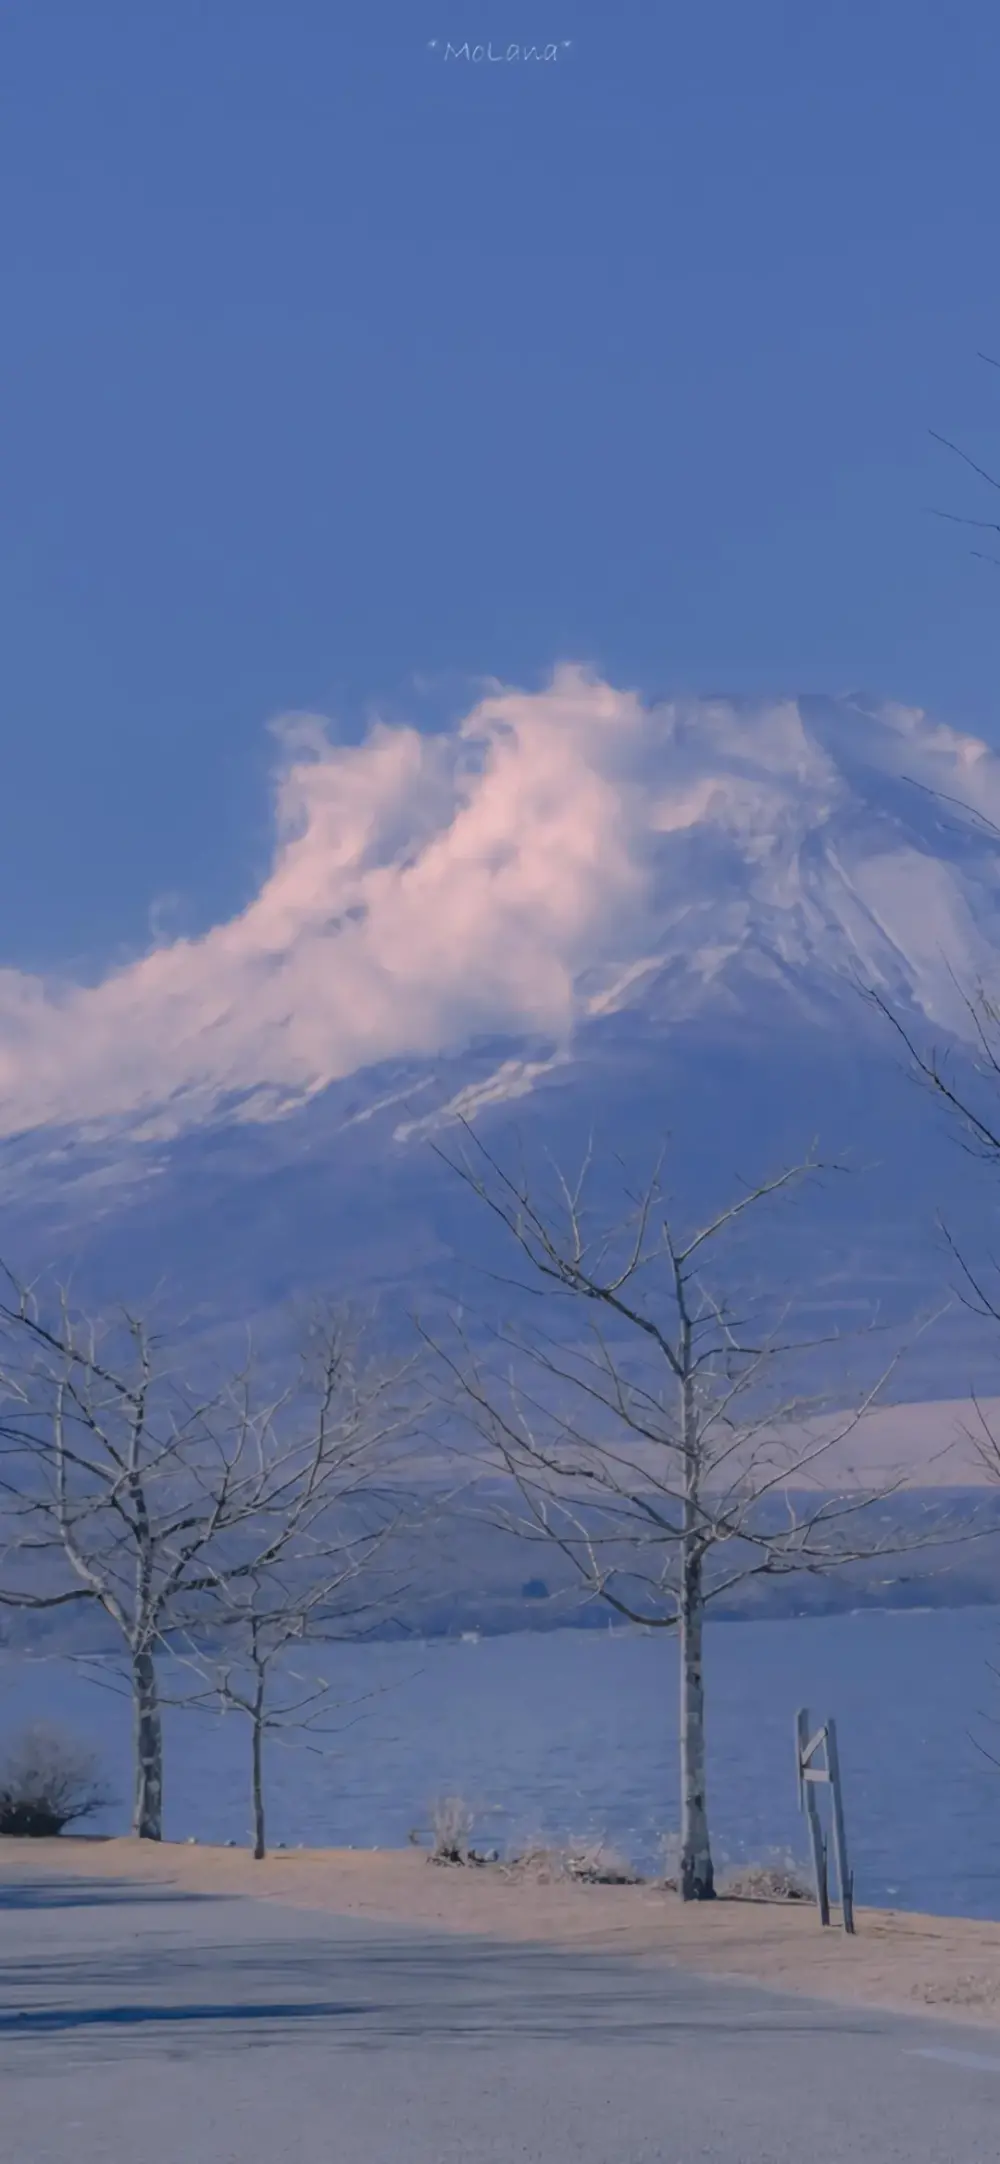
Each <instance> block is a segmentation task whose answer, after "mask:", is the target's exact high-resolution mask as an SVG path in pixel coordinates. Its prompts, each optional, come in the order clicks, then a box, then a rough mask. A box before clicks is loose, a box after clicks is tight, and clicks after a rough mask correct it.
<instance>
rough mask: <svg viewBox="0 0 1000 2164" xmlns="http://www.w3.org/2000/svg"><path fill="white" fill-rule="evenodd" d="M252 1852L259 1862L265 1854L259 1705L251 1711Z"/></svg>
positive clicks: (261, 1726)
mask: <svg viewBox="0 0 1000 2164" xmlns="http://www.w3.org/2000/svg"><path fill="white" fill-rule="evenodd" d="M253 1852H254V1856H255V1857H256V1859H257V1862H258V1863H260V1861H261V1859H262V1857H264V1856H266V1855H267V1843H266V1839H265V1827H264V1722H263V1718H262V1711H261V1707H260V1705H259V1704H258V1705H255V1707H254V1713H253Z"/></svg>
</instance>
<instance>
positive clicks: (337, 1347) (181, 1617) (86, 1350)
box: [0, 1274, 413, 1840]
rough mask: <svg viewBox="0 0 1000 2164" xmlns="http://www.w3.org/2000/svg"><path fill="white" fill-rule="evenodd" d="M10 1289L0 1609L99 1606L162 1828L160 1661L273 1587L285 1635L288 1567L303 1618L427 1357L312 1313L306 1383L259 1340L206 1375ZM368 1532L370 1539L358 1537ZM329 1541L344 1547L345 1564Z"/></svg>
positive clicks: (389, 1445)
mask: <svg viewBox="0 0 1000 2164" xmlns="http://www.w3.org/2000/svg"><path fill="white" fill-rule="evenodd" d="M5 1285H6V1290H5V1291H4V1292H3V1294H2V1295H0V1606H2V1605H7V1606H11V1607H18V1608H21V1609H24V1610H28V1611H41V1610H47V1609H53V1608H59V1607H64V1606H68V1605H70V1604H90V1605H91V1606H94V1607H96V1608H97V1609H99V1610H100V1611H101V1612H102V1613H103V1615H104V1616H105V1617H106V1618H107V1619H108V1620H109V1622H110V1624H111V1625H112V1626H113V1628H114V1630H115V1632H117V1634H118V1637H119V1639H120V1641H121V1644H122V1648H123V1651H124V1654H125V1656H126V1660H127V1666H128V1673H129V1682H130V1689H131V1695H132V1702H133V1709H134V1736H135V1806H134V1817H133V1827H134V1831H135V1832H136V1833H137V1834H139V1835H141V1836H142V1837H144V1838H146V1839H151V1840H159V1839H160V1838H162V1827H163V1723H162V1706H161V1693H160V1689H159V1668H158V1664H159V1661H160V1657H161V1655H162V1654H163V1653H164V1652H165V1651H167V1650H168V1649H169V1646H170V1643H171V1641H172V1640H173V1639H177V1638H184V1639H185V1640H186V1639H189V1638H190V1636H191V1635H192V1634H194V1635H195V1636H197V1635H198V1634H199V1633H200V1632H202V1631H203V1630H204V1629H205V1628H206V1626H207V1624H208V1622H209V1620H210V1618H212V1617H213V1616H214V1617H215V1618H216V1619H218V1617H219V1616H220V1615H225V1614H226V1612H227V1611H228V1612H230V1613H233V1612H235V1609H236V1608H237V1607H238V1604H239V1598H240V1593H239V1589H240V1588H241V1587H247V1588H249V1589H253V1588H256V1591H257V1597H258V1599H259V1600H260V1601H261V1602H262V1603H263V1604H264V1606H263V1615H264V1616H265V1617H266V1618H267V1628H268V1630H269V1631H270V1633H271V1636H272V1638H273V1636H274V1634H275V1631H276V1630H277V1629H278V1627H279V1626H278V1623H277V1620H276V1619H277V1614H278V1609H279V1606H280V1588H281V1583H282V1578H281V1573H282V1570H283V1569H284V1571H285V1572H286V1573H287V1572H288V1571H289V1570H290V1569H292V1567H293V1566H294V1573H295V1582H296V1592H295V1615H296V1616H297V1617H301V1615H302V1614H303V1613H304V1612H305V1609H304V1603H307V1602H308V1597H309V1595H310V1594H311V1593H312V1592H313V1591H315V1590H316V1589H317V1588H318V1587H320V1586H323V1585H326V1586H327V1587H329V1585H330V1581H331V1579H336V1577H337V1575H338V1572H339V1571H340V1570H341V1569H343V1568H346V1567H347V1562H346V1558H347V1554H348V1553H349V1552H350V1553H353V1556H354V1560H355V1562H357V1561H358V1558H359V1554H360V1550H359V1549H358V1547H357V1546H355V1548H354V1549H353V1551H351V1550H350V1542H349V1540H348V1541H347V1546H346V1547H345V1531H344V1523H343V1511H344V1508H345V1507H346V1505H347V1503H348V1501H350V1502H351V1504H352V1507H354V1508H355V1509H357V1508H358V1507H359V1495H360V1489H361V1487H362V1485H363V1484H364V1482H365V1481H368V1482H369V1483H371V1481H372V1480H373V1479H374V1478H375V1476H376V1468H380V1469H381V1471H382V1472H383V1474H385V1471H386V1468H387V1466H388V1465H389V1463H390V1462H391V1461H392V1460H393V1458H394V1456H395V1454H397V1453H398V1452H399V1451H400V1449H401V1448H402V1447H403V1446H404V1444H405V1439H406V1436H407V1432H408V1427H409V1422H410V1419H411V1416H412V1407H413V1399H412V1390H411V1383H412V1362H409V1361H405V1362H402V1363H396V1364H394V1365H393V1364H387V1363H385V1362H371V1361H367V1362H366V1360H365V1359H364V1357H363V1356H362V1353H361V1351H360V1350H359V1340H358V1334H357V1332H356V1331H354V1330H353V1329H352V1327H351V1326H350V1325H349V1324H348V1322H347V1321H346V1320H345V1319H343V1318H337V1317H332V1318H331V1317H328V1318H326V1319H325V1320H323V1321H321V1322H317V1325H316V1326H315V1327H314V1328H313V1330H312V1332H311V1333H310V1336H309V1338H308V1341H307V1343H306V1345H305V1347H304V1349H303V1351H302V1354H301V1357H300V1358H299V1360H298V1361H297V1363H296V1365H295V1370H294V1373H293V1376H292V1379H291V1381H290V1382H289V1383H288V1384H287V1385H286V1386H285V1387H284V1388H282V1389H280V1390H279V1391H277V1392H274V1391H268V1390H265V1389H264V1387H263V1386H262V1383H261V1381H260V1379H259V1377H258V1374H257V1371H256V1367H255V1362H254V1358H253V1354H252V1351H250V1352H248V1356H247V1360H246V1362H245V1364H244V1365H243V1367H242V1368H241V1369H240V1371H239V1372H238V1373H237V1374H235V1375H230V1376H226V1377H225V1378H224V1379H223V1380H222V1381H221V1383H219V1384H217V1385H216V1384H213V1385H212V1386H211V1387H209V1388H207V1389H204V1390H196V1389H193V1388H192V1387H191V1386H190V1384H189V1383H188V1382H187V1381H186V1380H185V1377H184V1373H183V1369H182V1365H181V1357H182V1356H181V1352H180V1350H179V1348H178V1347H177V1346H173V1347H171V1346H170V1344H168V1343H166V1342H164V1341H163V1339H161V1338H160V1337H159V1336H158V1335H157V1334H156V1333H155V1332H153V1331H152V1330H151V1329H150V1327H149V1326H148V1324H147V1323H146V1322H144V1321H143V1320H142V1319H141V1318H139V1317H137V1316H135V1315H133V1314H132V1313H130V1312H128V1311H123V1312H121V1313H120V1314H118V1315H116V1316H115V1317H114V1318H113V1319H112V1320H111V1322H109V1323H107V1324H105V1325H99V1324H97V1323H96V1322H94V1321H93V1320H90V1319H88V1318H87V1317H86V1316H83V1315H80V1314H79V1313H78V1312H77V1311H76V1310H75V1309H74V1307H73V1305H72V1303H71V1301H70V1299H69V1296H68V1294H66V1293H65V1292H61V1293H58V1294H57V1295H56V1296H55V1297H54V1298H53V1299H52V1300H51V1301H49V1302H48V1303H45V1302H43V1300H42V1299H41V1297H40V1296H39V1294H38V1293H37V1291H36V1290H33V1289H32V1288H30V1287H26V1286H23V1285H20V1284H18V1283H17V1282H16V1281H15V1280H14V1279H13V1278H12V1277H11V1276H9V1274H8V1275H7V1276H6V1277H5ZM358 1537H360V1536H358ZM331 1544H332V1547H333V1549H334V1550H335V1551H336V1558H337V1559H336V1560H335V1562H334V1563H333V1564H332V1565H331V1560H330V1558H331Z"/></svg>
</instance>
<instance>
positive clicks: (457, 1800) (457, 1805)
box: [431, 1796, 475, 1863]
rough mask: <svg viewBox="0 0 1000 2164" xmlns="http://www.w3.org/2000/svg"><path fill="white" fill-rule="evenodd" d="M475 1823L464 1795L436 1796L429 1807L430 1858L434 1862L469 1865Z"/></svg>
mask: <svg viewBox="0 0 1000 2164" xmlns="http://www.w3.org/2000/svg"><path fill="white" fill-rule="evenodd" d="M474 1823H475V1820H474V1818H473V1814H472V1812H471V1810H470V1809H469V1806H468V1804H467V1803H466V1801H465V1799H464V1797H463V1796H437V1797H435V1800H434V1802H433V1803H432V1804H431V1857H432V1859H433V1861H434V1862H435V1863H468V1861H469V1843H470V1841H471V1839H472V1829H473V1825H474Z"/></svg>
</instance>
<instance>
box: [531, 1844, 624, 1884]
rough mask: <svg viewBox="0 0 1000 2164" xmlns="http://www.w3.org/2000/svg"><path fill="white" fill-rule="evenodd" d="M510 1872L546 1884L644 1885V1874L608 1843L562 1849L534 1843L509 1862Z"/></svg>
mask: <svg viewBox="0 0 1000 2164" xmlns="http://www.w3.org/2000/svg"><path fill="white" fill-rule="evenodd" d="M507 1869H508V1870H509V1871H516V1872H523V1873H524V1874H525V1875H526V1876H527V1877H531V1878H537V1879H541V1880H543V1881H551V1880H554V1879H572V1880H574V1881H575V1883H576V1884H577V1885H578V1886H641V1885H642V1884H643V1878H642V1873H641V1872H640V1871H636V1870H634V1869H633V1867H632V1865H631V1864H630V1863H628V1862H627V1861H626V1859H625V1857H624V1856H621V1855H619V1853H618V1850H617V1849H615V1848H611V1847H610V1846H609V1845H608V1843H607V1842H606V1841H568V1842H566V1843H565V1845H564V1846H562V1847H558V1846H556V1847H554V1846H551V1845H550V1844H549V1843H547V1842H542V1841H539V1842H533V1843H531V1844H529V1846H528V1847H527V1848H525V1849H523V1850H522V1851H520V1852H519V1853H518V1854H517V1855H514V1856H511V1857H510V1858H509V1860H508V1864H507Z"/></svg>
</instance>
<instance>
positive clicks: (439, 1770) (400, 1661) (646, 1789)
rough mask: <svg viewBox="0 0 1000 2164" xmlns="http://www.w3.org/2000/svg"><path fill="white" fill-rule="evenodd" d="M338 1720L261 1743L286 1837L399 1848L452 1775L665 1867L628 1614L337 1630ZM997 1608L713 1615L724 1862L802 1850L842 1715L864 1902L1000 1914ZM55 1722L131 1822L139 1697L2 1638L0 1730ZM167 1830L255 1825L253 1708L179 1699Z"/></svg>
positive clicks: (488, 1811)
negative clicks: (442, 1627) (817, 1739)
mask: <svg viewBox="0 0 1000 2164" xmlns="http://www.w3.org/2000/svg"><path fill="white" fill-rule="evenodd" d="M314 1661H315V1665H316V1667H317V1668H318V1670H319V1672H320V1673H322V1675H323V1676H325V1677H326V1678H327V1679H328V1680H329V1681H330V1683H331V1685H332V1686H333V1689H334V1692H335V1695H336V1698H337V1699H338V1700H339V1701H340V1702H341V1710H340V1711H339V1712H338V1714H337V1716H336V1719H337V1721H338V1722H339V1723H340V1733H339V1734H337V1735H336V1736H333V1737H329V1736H323V1737H322V1738H319V1739H315V1741H316V1742H317V1744H318V1746H319V1747H318V1748H313V1749H310V1748H304V1747H303V1744H302V1742H301V1741H300V1740H299V1739H298V1737H296V1736H293V1735H289V1736H288V1737H287V1738H285V1739H284V1740H280V1739H279V1738H277V1737H272V1738H271V1739H270V1741H269V1746H268V1759H267V1791H268V1808H269V1834H270V1838H271V1840H272V1841H273V1842H274V1843H275V1844H277V1843H278V1842H284V1843H286V1844H287V1845H288V1846H289V1847H291V1846H294V1845H295V1844H296V1843H299V1842H302V1843H305V1844H306V1845H313V1844H316V1845H327V1844H329V1845H340V1844H345V1845H351V1844H353V1845H356V1846H358V1847H372V1848H379V1847H382V1848H386V1847H393V1846H397V1845H400V1844H403V1843H405V1842H406V1840H407V1838H408V1835H409V1832H410V1829H411V1828H414V1827H418V1828H419V1827H424V1828H426V1826H427V1824H428V1819H429V1806H430V1804H431V1801H432V1799H433V1798H434V1797H435V1796H438V1795H443V1794H459V1795H461V1796H463V1797H465V1798H466V1799H467V1801H468V1802H469V1804H470V1805H471V1806H472V1808H473V1810H474V1812H475V1818H476V1831H475V1836H474V1838H475V1839H476V1840H477V1842H478V1843H479V1844H480V1845H482V1846H486V1847H493V1846H497V1847H500V1848H506V1847H507V1846H508V1844H510V1843H517V1842H519V1841H524V1840H527V1839H532V1838H535V1837H544V1838H549V1839H553V1840H558V1839H565V1838H567V1837H577V1836H579V1837H594V1836H601V1837H604V1838H607V1839H608V1840H609V1841H611V1842H613V1843H614V1845H615V1846H616V1847H617V1848H619V1849H620V1850H623V1851H624V1852H625V1853H626V1854H627V1855H628V1856H629V1857H630V1858H631V1859H632V1860H633V1861H634V1862H636V1863H637V1864H640V1865H642V1866H645V1867H647V1868H649V1867H655V1866H656V1864H657V1863H658V1862H659V1861H660V1859H661V1854H662V1844H663V1840H664V1837H665V1836H666V1835H667V1834H668V1833H669V1832H670V1831H671V1830H672V1829H673V1828H674V1827H675V1825H676V1822H677V1808H676V1797H677V1771H676V1737H677V1720H676V1695H677V1692H676V1647H675V1644H674V1641H673V1639H672V1637H669V1636H662V1637H661V1636H656V1635H651V1634H644V1633H641V1632H632V1631H615V1632H613V1633H603V1632H598V1631H559V1632H555V1633H553V1634H551V1635H545V1634H538V1635H530V1634H519V1635H516V1636H511V1637H504V1638H493V1639H488V1638H484V1639H482V1640H481V1641H480V1642H478V1643H461V1642H458V1643H456V1642H454V1641H442V1640H436V1641H433V1640H432V1641H430V1642H429V1643H428V1644H427V1645H424V1646H415V1645H413V1644H409V1645H406V1644H404V1645H400V1644H392V1645H390V1644H365V1645H348V1646H341V1647H337V1648H334V1649H326V1651H325V1653H324V1654H323V1656H322V1657H321V1658H319V1657H316V1656H314ZM991 1662H995V1663H996V1664H997V1666H998V1667H1000V1609H962V1610H950V1611H949V1610H936V1611H934V1612H914V1611H910V1612H909V1613H906V1612H895V1613H871V1612H868V1613H863V1614H858V1615H841V1616H831V1617H823V1618H820V1619H809V1620H788V1621H781V1622H767V1623H765V1622H755V1623H718V1624H715V1625H712V1626H710V1627H709V1630H708V1633H707V1651H706V1673H707V1689H708V1705H709V1723H710V1728H709V1734H710V1790H709V1805H710V1811H711V1817H712V1824H713V1833H714V1837H715V1844H716V1854H717V1861H718V1862H724V1861H727V1860H728V1861H732V1862H735V1861H738V1860H740V1859H741V1858H744V1857H747V1858H752V1857H754V1856H760V1855H761V1854H762V1853H764V1852H765V1851H767V1850H769V1849H776V1848H781V1849H784V1848H789V1847H791V1848H794V1849H795V1851H796V1852H797V1853H798V1854H799V1855H802V1856H803V1857H804V1855H805V1853H806V1851H805V1842H804V1839H803V1828H802V1821H801V1819H800V1817H799V1814H798V1808H797V1799H796V1790H795V1765H794V1719H795V1711H796V1708H797V1707H798V1706H799V1705H808V1707H809V1709H810V1712H811V1713H812V1714H813V1715H814V1716H815V1717H816V1719H817V1721H818V1720H820V1719H822V1718H824V1717H825V1716H827V1715H829V1714H833V1715H835V1716H836V1719H837V1725H838V1731H839V1738H840V1750H841V1760H842V1766H843V1775H844V1789H845V1798H846V1809H847V1830H848V1841H849V1846H850V1850H851V1861H852V1863H853V1865H854V1871H855V1881H856V1894H857V1898H858V1900H859V1901H860V1902H862V1903H864V1902H871V1903H874V1904H877V1905H885V1906H888V1907H896V1908H913V1909H926V1910H930V1911H936V1912H938V1913H940V1914H954V1915H965V1916H981V1917H995V1918H1000V1769H995V1768H994V1767H993V1766H991V1765H990V1764H989V1762H988V1760H987V1759H986V1758H985V1757H984V1755H983V1752H982V1750H981V1749H978V1748H977V1745H976V1742H975V1740H974V1738H975V1737H977V1736H978V1738H979V1739H980V1741H981V1742H982V1743H983V1744H985V1746H986V1748H987V1749H993V1748H995V1749H996V1751H997V1755H998V1757H1000V1726H997V1727H996V1728H995V1729H991V1726H990V1722H991V1719H992V1718H994V1717H996V1716H1000V1678H998V1677H996V1676H994V1675H993V1674H992V1673H991V1671H990V1663H991ZM28 1719H46V1720H52V1721H58V1722H60V1723H64V1724H65V1725H66V1726H67V1727H71V1728H72V1729H73V1730H74V1731H76V1732H77V1733H78V1734H85V1735H86V1736H87V1737H88V1739H89V1740H90V1741H91V1742H93V1744H94V1745H95V1746H96V1747H97V1749H98V1750H99V1752H100V1755H101V1758H102V1761H103V1762H104V1765H105V1766H106V1768H107V1771H108V1774H109V1777H110V1779H111V1782H112V1785H113V1788H114V1790H115V1792H116V1795H117V1797H118V1798H119V1799H120V1803H119V1804H118V1805H117V1806H116V1808H115V1809H113V1810H110V1811H108V1812H106V1813H105V1814H104V1815H103V1817H102V1818H101V1819H95V1820H94V1821H93V1822H92V1825H93V1830H94V1831H104V1832H124V1831H126V1830H127V1825H128V1795H129V1708H128V1703H127V1700H126V1699H124V1698H122V1697H121V1696H120V1695H119V1694H118V1692H117V1691H116V1690H115V1689H113V1688H110V1687H109V1686H108V1684H107V1683H98V1682H95V1681H93V1680H92V1679H91V1676H90V1674H89V1673H88V1671H86V1670H85V1669H83V1668H82V1667H81V1666H80V1665H79V1664H77V1663H74V1662H72V1661H68V1660H66V1659H63V1658H48V1659H41V1658H32V1659H29V1658H26V1657H25V1656H23V1655H17V1654H14V1653H11V1652H8V1653H5V1654H2V1655H0V1734H3V1733H7V1732H8V1731H9V1730H11V1729H13V1728H15V1727H17V1726H18V1725H20V1724H21V1723H22V1722H24V1721H25V1720H28ZM167 1754H168V1755H167V1777H166V1807H165V1820H166V1827H165V1830H166V1833H167V1835H168V1837H169V1838H171V1839H175V1840H181V1839H185V1838H187V1837H189V1836H191V1835H194V1836H196V1837H197V1838H198V1839H200V1840H204V1841H219V1842H223V1841H227V1840H234V1841H237V1842H240V1843H242V1842H244V1841H245V1840H246V1838H247V1828H248V1823H249V1808H248V1797H247V1789H248V1759H249V1730H248V1725H247V1724H246V1723H245V1722H244V1721H243V1720H242V1719H241V1718H240V1716H239V1715H237V1714H233V1713H230V1714H228V1715H226V1716H225V1718H219V1717H218V1716H216V1715H210V1714H206V1713H203V1712H197V1711H190V1710H187V1711H181V1710H179V1709H176V1708H174V1709H171V1710H170V1711H169V1712H168V1714H167Z"/></svg>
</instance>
